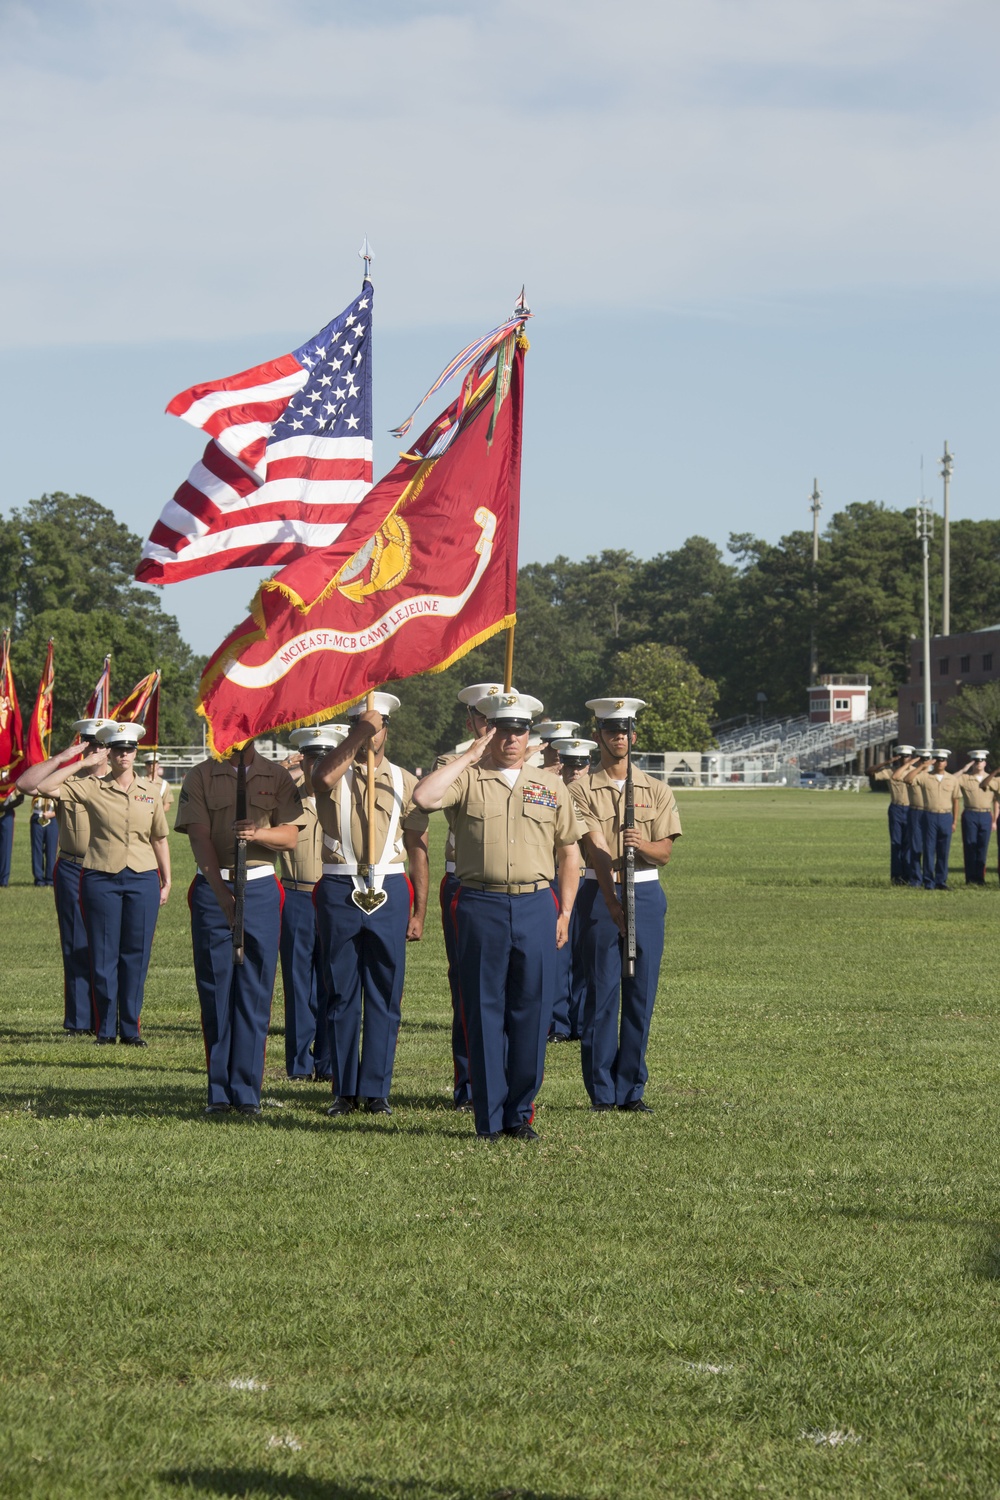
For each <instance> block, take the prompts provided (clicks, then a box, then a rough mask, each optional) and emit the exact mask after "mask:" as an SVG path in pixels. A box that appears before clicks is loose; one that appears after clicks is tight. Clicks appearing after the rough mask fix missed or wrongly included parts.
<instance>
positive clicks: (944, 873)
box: [893, 749, 959, 891]
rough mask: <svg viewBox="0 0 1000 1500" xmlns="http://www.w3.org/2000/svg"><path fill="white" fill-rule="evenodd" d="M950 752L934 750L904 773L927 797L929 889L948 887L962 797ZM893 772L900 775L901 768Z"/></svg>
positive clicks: (924, 836) (925, 827)
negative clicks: (951, 769) (950, 855)
mask: <svg viewBox="0 0 1000 1500" xmlns="http://www.w3.org/2000/svg"><path fill="white" fill-rule="evenodd" d="M950 755H951V751H950V750H944V749H937V750H931V751H930V753H929V755H928V756H926V757H922V758H921V759H920V760H919V761H917V762H916V763H915V764H914V765H913V766H912V767H911V769H910V770H908V771H906V773H905V775H903V777H902V780H903V781H905V782H906V784H907V785H908V786H910V787H912V788H913V789H914V790H915V791H916V792H917V793H918V794H919V795H920V796H921V797H922V798H923V804H924V815H923V819H922V845H921V850H922V853H921V862H922V865H923V885H924V890H925V891H946V890H947V889H948V853H949V851H950V849H951V836H952V833H953V832H954V829H955V817H956V805H957V802H958V799H959V790H958V778H957V777H956V776H951V775H949V773H948V759H949V757H950ZM893 774H894V775H895V776H897V777H898V776H899V772H898V771H897V772H894V773H893Z"/></svg>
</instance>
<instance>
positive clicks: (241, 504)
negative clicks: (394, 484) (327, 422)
mask: <svg viewBox="0 0 1000 1500" xmlns="http://www.w3.org/2000/svg"><path fill="white" fill-rule="evenodd" d="M309 373H310V372H309V371H308V370H307V369H305V368H303V366H302V365H300V364H299V362H298V360H297V359H296V358H295V357H294V355H290V354H289V355H284V356H283V357H282V358H281V359H276V360H271V361H269V362H268V363H267V364H264V365H257V366H255V368H254V369H252V370H244V371H243V372H242V374H239V375H231V376H228V377H227V378H226V379H224V380H218V381H210V382H208V383H206V384H203V385H196V386H192V387H191V389H190V390H187V391H184V392H182V393H181V395H179V396H175V397H174V399H173V401H171V403H170V405H169V406H168V407H167V411H168V412H170V413H172V414H173V415H174V416H178V417H180V418H181V419H182V420H183V421H185V422H190V423H191V425H192V426H193V427H200V428H202V429H203V430H204V431H206V432H207V433H208V434H209V435H210V438H211V441H210V442H209V444H208V446H207V447H206V449H205V452H204V454H203V455H202V457H201V460H200V462H199V463H197V464H195V466H194V468H193V469H192V470H191V473H190V474H189V475H188V478H187V480H186V481H185V482H184V484H182V485H181V487H180V489H179V490H178V491H177V493H176V494H175V495H174V497H173V499H172V500H170V501H169V502H168V503H167V505H166V506H165V507H164V510H163V513H162V514H161V516H160V519H159V520H158V521H157V523H156V525H155V526H154V527H153V530H152V532H151V533H150V536H149V540H148V541H147V542H146V544H145V546H144V547H143V549H142V560H141V562H140V564H139V567H138V569H137V571H136V577H137V578H138V579H139V580H140V582H142V583H172V582H176V581H179V580H181V579H185V578H193V577H197V576H199V575H201V574H203V573H214V572H219V571H221V570H222V569H225V568H236V567H254V566H256V567H275V566H277V565H278V564H279V563H285V562H291V561H292V560H293V559H295V558H297V557H302V556H303V555H304V554H305V553H307V552H310V551H312V550H313V549H314V548H316V547H328V546H329V545H330V543H331V542H334V541H335V540H336V539H337V537H338V536H339V535H340V533H341V531H342V530H343V529H344V526H345V524H346V522H347V520H348V519H349V517H350V515H351V513H352V511H353V510H354V508H355V506H356V505H357V504H358V503H359V501H360V500H361V499H362V498H363V497H364V496H365V495H366V494H367V493H368V491H369V490H370V489H371V484H372V443H371V439H370V438H364V437H354V436H351V437H324V436H323V435H322V434H321V433H314V434H312V435H311V436H302V437H286V438H283V439H282V440H281V441H279V442H275V443H270V444H269V442H268V439H269V437H270V435H271V430H272V426H273V424H274V423H275V422H276V421H277V420H278V418H279V417H280V416H281V414H282V412H283V411H284V410H285V407H286V406H287V405H288V402H289V401H290V400H291V398H292V397H293V396H294V395H295V394H296V392H298V391H300V390H301V389H302V388H303V386H305V384H306V382H307V381H308V379H309Z"/></svg>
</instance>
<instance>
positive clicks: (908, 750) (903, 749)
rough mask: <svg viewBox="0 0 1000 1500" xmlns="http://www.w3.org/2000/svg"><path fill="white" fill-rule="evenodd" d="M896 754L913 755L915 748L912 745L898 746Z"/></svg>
mask: <svg viewBox="0 0 1000 1500" xmlns="http://www.w3.org/2000/svg"><path fill="white" fill-rule="evenodd" d="M896 754H897V755H912V754H913V746H912V745H897V746H896Z"/></svg>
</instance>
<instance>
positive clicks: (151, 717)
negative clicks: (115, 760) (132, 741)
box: [108, 672, 160, 748]
mask: <svg viewBox="0 0 1000 1500" xmlns="http://www.w3.org/2000/svg"><path fill="white" fill-rule="evenodd" d="M159 716H160V674H159V672H149V673H147V675H146V676H145V677H140V679H139V681H138V682H137V683H136V685H135V687H134V688H133V689H132V691H131V692H130V693H129V695H128V697H126V698H123V699H122V701H121V702H120V703H118V704H116V705H115V707H114V708H113V709H112V710H111V713H110V714H109V715H108V717H109V718H111V719H114V720H115V722H116V723H118V724H142V725H144V726H145V729H146V734H145V736H144V737H143V739H142V740H141V741H140V744H143V745H148V746H149V747H150V748H152V747H153V746H155V745H156V743H157V735H158V727H157V720H158V719H159ZM150 733H152V735H153V738H152V739H150V738H149V735H150Z"/></svg>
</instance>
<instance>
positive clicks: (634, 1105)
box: [618, 1099, 653, 1115]
mask: <svg viewBox="0 0 1000 1500" xmlns="http://www.w3.org/2000/svg"><path fill="white" fill-rule="evenodd" d="M618 1108H619V1109H620V1110H621V1111H622V1113H623V1114H626V1115H651V1114H652V1113H653V1106H652V1105H651V1104H647V1103H646V1101H645V1099H630V1100H629V1101H628V1103H627V1104H619V1106H618Z"/></svg>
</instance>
